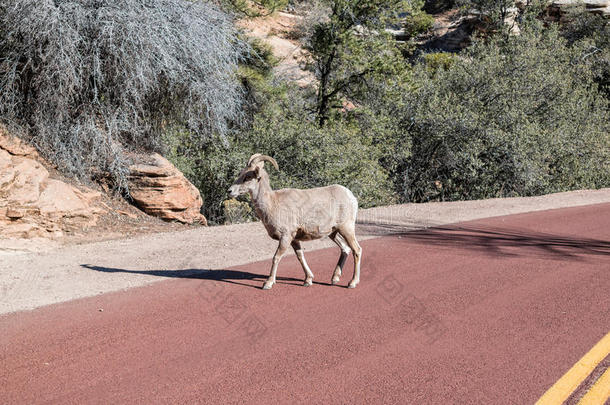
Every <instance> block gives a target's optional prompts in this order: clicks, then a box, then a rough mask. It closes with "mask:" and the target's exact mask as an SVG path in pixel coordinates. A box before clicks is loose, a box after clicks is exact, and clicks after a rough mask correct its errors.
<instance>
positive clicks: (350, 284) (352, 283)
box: [347, 281, 358, 288]
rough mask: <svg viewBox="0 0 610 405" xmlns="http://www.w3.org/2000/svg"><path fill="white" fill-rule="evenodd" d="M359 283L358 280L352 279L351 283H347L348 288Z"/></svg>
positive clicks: (354, 286)
mask: <svg viewBox="0 0 610 405" xmlns="http://www.w3.org/2000/svg"><path fill="white" fill-rule="evenodd" d="M357 285H358V282H357V281H350V283H349V284H348V285H347V288H356V286H357Z"/></svg>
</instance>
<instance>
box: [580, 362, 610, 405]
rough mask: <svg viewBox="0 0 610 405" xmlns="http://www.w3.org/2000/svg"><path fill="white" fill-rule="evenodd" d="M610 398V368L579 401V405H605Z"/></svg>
mask: <svg viewBox="0 0 610 405" xmlns="http://www.w3.org/2000/svg"><path fill="white" fill-rule="evenodd" d="M608 398H610V368H608V369H606V372H605V373H604V374H602V376H601V377H599V378H598V379H597V382H596V383H595V384H593V386H592V387H591V388H589V391H587V393H586V394H585V395H584V396H583V397H582V398H581V399H580V401H578V405H604V404H605V403H606V400H607V399H608Z"/></svg>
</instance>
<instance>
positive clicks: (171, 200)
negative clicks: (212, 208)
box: [129, 153, 207, 225]
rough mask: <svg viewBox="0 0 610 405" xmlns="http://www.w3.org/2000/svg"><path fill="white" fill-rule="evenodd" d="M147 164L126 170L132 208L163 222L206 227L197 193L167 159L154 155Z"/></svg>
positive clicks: (136, 165)
mask: <svg viewBox="0 0 610 405" xmlns="http://www.w3.org/2000/svg"><path fill="white" fill-rule="evenodd" d="M151 157H152V160H153V162H152V163H150V164H135V165H132V166H131V167H130V168H129V170H130V174H129V193H130V195H131V198H132V199H133V201H134V203H135V205H136V206H137V207H138V208H140V209H141V210H142V211H144V212H146V213H147V214H149V215H152V216H155V217H159V218H161V219H163V220H166V221H179V222H183V223H187V224H192V223H200V224H203V225H207V220H206V219H205V217H204V216H203V215H202V214H201V212H200V210H201V205H202V204H203V200H202V199H201V195H200V194H199V190H197V188H196V187H195V186H193V184H191V183H190V182H189V181H188V180H187V179H186V177H184V175H183V174H182V173H181V172H180V171H179V170H178V169H176V167H175V166H174V165H173V164H171V163H170V162H169V161H168V160H167V159H165V158H164V157H162V156H161V155H159V154H157V153H155V154H153V155H152V156H151Z"/></svg>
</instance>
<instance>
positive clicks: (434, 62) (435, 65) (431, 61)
mask: <svg viewBox="0 0 610 405" xmlns="http://www.w3.org/2000/svg"><path fill="white" fill-rule="evenodd" d="M454 61H455V56H454V55H453V54H451V53H447V52H435V53H427V54H425V55H424V64H425V65H426V67H427V68H428V70H429V71H430V72H431V73H436V71H438V70H439V69H442V70H449V68H450V67H451V65H453V62H454Z"/></svg>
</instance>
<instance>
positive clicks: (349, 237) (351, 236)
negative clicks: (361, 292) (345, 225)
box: [339, 227, 362, 288]
mask: <svg viewBox="0 0 610 405" xmlns="http://www.w3.org/2000/svg"><path fill="white" fill-rule="evenodd" d="M339 232H340V233H341V236H343V239H345V241H346V242H347V244H348V245H349V247H350V248H351V249H352V253H353V254H354V276H353V277H352V280H351V281H350V282H349V284H348V286H347V288H356V286H357V285H358V283H359V282H360V260H361V258H362V248H361V247H360V244H359V243H358V241H357V240H356V232H355V230H354V227H350V228H349V229H345V230H341V231H339Z"/></svg>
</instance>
